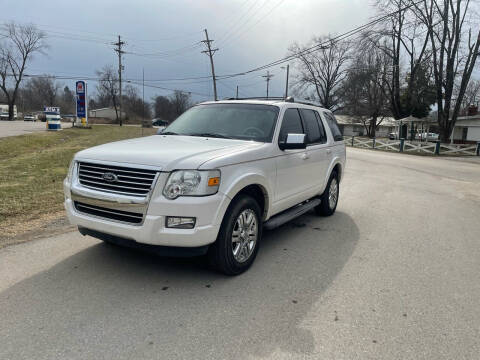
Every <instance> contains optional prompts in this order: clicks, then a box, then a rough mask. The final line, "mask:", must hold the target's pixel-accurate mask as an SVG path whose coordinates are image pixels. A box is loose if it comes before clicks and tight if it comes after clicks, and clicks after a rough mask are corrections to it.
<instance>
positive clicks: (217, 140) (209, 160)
mask: <svg viewBox="0 0 480 360" xmlns="http://www.w3.org/2000/svg"><path fill="white" fill-rule="evenodd" d="M344 166H345V144H344V142H343V138H342V135H341V133H340V131H339V129H338V126H337V123H336V120H335V117H334V116H333V114H332V113H331V112H330V111H328V110H325V109H322V108H320V107H318V106H315V105H312V104H307V103H299V102H294V100H293V99H291V98H287V99H286V100H283V99H282V100H278V101H277V100H270V99H269V100H226V101H217V102H206V103H202V104H199V105H196V106H194V107H192V108H191V109H190V110H188V111H187V112H185V113H184V114H183V115H181V116H180V117H179V118H178V119H177V120H175V121H174V122H173V123H172V124H170V125H169V126H168V127H167V128H166V129H165V130H164V131H162V132H161V133H159V134H157V135H153V136H150V137H144V138H138V139H131V140H125V141H119V142H114V143H110V144H105V145H100V146H96V147H93V148H90V149H86V150H83V151H80V152H79V153H77V154H76V155H75V157H74V159H73V161H72V164H71V166H70V170H69V172H68V175H67V178H66V179H65V182H64V189H65V208H66V210H67V214H68V218H69V220H70V222H71V223H72V224H74V225H77V226H78V228H79V231H80V232H81V233H82V234H83V235H91V236H94V237H96V238H99V239H102V240H104V241H108V242H113V243H117V244H121V245H125V246H135V247H145V246H146V247H148V248H152V249H156V250H157V251H160V252H161V253H164V254H170V255H171V254H181V255H183V256H188V255H192V256H193V255H201V254H207V253H208V257H209V259H210V261H211V263H212V264H213V265H214V266H215V267H216V268H217V269H218V270H220V271H222V272H224V273H226V274H231V275H233V274H239V273H241V272H243V271H245V270H246V269H248V268H249V267H250V265H251V264H252V263H253V261H254V259H255V257H256V255H257V252H258V249H259V245H260V240H261V237H262V230H263V229H271V228H274V227H276V226H279V225H281V224H283V223H285V222H287V221H289V220H291V219H293V218H295V217H297V216H299V215H301V214H303V213H305V212H307V211H309V210H311V209H315V211H316V213H318V214H320V215H325V216H328V215H332V214H333V213H334V212H335V209H336V207H337V201H338V195H339V184H340V180H341V178H342V174H343V171H344ZM146 244H148V245H146ZM149 245H155V246H154V247H153V246H149Z"/></svg>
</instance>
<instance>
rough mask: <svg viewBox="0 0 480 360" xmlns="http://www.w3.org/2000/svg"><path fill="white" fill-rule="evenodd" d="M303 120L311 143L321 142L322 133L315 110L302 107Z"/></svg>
mask: <svg viewBox="0 0 480 360" xmlns="http://www.w3.org/2000/svg"><path fill="white" fill-rule="evenodd" d="M300 112H301V114H302V118H303V121H304V122H305V132H306V133H307V138H308V143H309V144H319V143H321V142H322V135H321V133H320V128H319V126H318V121H317V117H316V116H315V112H314V111H313V110H309V109H301V110H300Z"/></svg>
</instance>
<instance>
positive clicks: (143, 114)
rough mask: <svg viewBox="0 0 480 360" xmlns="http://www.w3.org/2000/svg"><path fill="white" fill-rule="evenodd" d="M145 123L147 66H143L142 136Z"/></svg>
mask: <svg viewBox="0 0 480 360" xmlns="http://www.w3.org/2000/svg"><path fill="white" fill-rule="evenodd" d="M144 127H146V124H145V68H142V136H143V128H144Z"/></svg>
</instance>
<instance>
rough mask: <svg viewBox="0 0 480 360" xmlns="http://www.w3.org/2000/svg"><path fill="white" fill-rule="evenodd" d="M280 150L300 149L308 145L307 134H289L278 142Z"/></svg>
mask: <svg viewBox="0 0 480 360" xmlns="http://www.w3.org/2000/svg"><path fill="white" fill-rule="evenodd" d="M278 146H279V148H280V150H298V149H305V148H306V147H307V142H306V135H305V134H287V136H286V137H285V140H284V141H280V143H279V144H278Z"/></svg>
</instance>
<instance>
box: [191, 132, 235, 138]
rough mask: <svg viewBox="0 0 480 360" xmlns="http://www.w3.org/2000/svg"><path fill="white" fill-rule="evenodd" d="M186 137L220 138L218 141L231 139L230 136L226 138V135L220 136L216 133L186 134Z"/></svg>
mask: <svg viewBox="0 0 480 360" xmlns="http://www.w3.org/2000/svg"><path fill="white" fill-rule="evenodd" d="M188 135H189V136H201V137H211V138H220V139H233V138H232V137H230V136H226V135H222V134H216V133H194V134H188Z"/></svg>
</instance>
